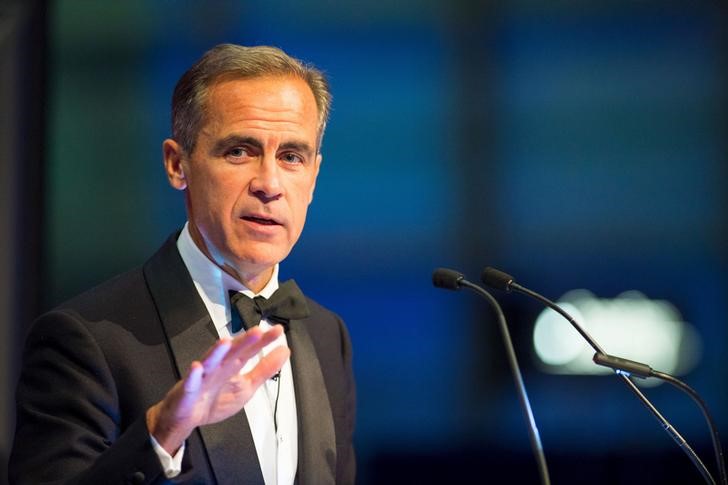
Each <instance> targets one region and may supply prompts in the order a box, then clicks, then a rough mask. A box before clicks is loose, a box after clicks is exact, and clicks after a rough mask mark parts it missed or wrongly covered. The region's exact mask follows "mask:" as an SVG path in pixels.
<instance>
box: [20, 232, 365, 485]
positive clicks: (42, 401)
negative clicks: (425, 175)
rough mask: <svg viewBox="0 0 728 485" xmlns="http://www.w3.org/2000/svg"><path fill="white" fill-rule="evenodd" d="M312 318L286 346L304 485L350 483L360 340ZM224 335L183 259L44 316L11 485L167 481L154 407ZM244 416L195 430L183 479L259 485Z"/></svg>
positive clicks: (325, 314) (294, 329)
mask: <svg viewBox="0 0 728 485" xmlns="http://www.w3.org/2000/svg"><path fill="white" fill-rule="evenodd" d="M308 305H309V308H310V310H311V316H310V317H309V318H306V319H304V320H294V321H291V322H290V325H289V327H288V329H287V334H286V336H287V339H288V343H289V346H290V348H291V367H292V371H293V379H294V388H295V392H296V408H297V412H298V436H299V446H298V472H297V482H298V483H299V484H326V483H353V482H354V476H355V461H354V451H353V447H352V433H353V428H354V409H355V396H354V380H353V375H352V370H351V344H350V341H349V336H348V333H347V331H346V328H345V326H344V324H343V322H342V321H341V319H340V318H338V317H337V316H336V315H334V314H333V313H331V312H330V311H328V310H326V309H324V308H323V307H321V306H320V305H318V304H317V303H315V302H314V301H312V300H308ZM216 339H217V333H216V331H215V328H214V326H213V324H212V320H211V319H210V316H209V314H208V313H207V310H206V308H205V306H204V304H203V303H202V300H201V299H200V298H199V295H198V293H197V291H196V289H195V288H194V285H193V282H192V279H191V278H190V275H189V273H188V272H187V269H186V267H185V266H184V263H183V262H182V259H181V257H180V255H179V253H178V251H177V247H176V235H175V236H173V237H171V238H170V239H169V240H168V241H167V242H166V243H165V245H164V246H162V248H161V249H160V250H159V251H158V252H157V253H156V254H155V255H154V256H153V257H152V258H151V259H150V260H149V261H147V263H145V265H144V266H143V267H141V268H138V269H136V270H133V271H130V272H128V273H126V274H123V275H121V276H118V277H116V278H114V279H112V280H110V281H108V282H106V283H104V284H102V285H101V286H99V287H97V288H94V289H92V290H90V291H88V292H86V293H84V294H82V295H81V296H79V297H76V298H75V299H73V300H71V301H69V302H67V303H65V304H63V305H61V306H60V307H58V308H57V309H55V310H53V311H51V312H49V313H47V314H45V315H43V316H42V317H40V318H39V319H38V320H37V321H36V322H35V324H34V326H33V328H32V330H31V332H30V335H29V337H28V340H27V342H26V347H25V351H24V355H23V369H22V374H21V378H20V382H19V384H18V390H17V394H16V400H17V427H16V433H15V443H14V445H13V451H12V455H11V458H10V466H9V470H10V472H9V473H10V481H11V483H33V484H36V483H93V484H96V483H99V484H100V483H109V484H111V483H163V482H165V481H166V480H167V479H166V478H165V476H164V472H163V471H162V468H161V465H160V463H159V460H158V458H157V456H156V454H155V453H154V450H153V449H152V447H151V444H150V441H149V434H148V432H147V429H146V423H145V416H146V411H147V409H148V408H149V407H150V406H151V405H153V404H154V403H156V402H158V401H160V400H161V399H162V398H163V397H164V394H165V393H166V392H167V391H168V390H169V389H170V388H171V387H172V386H173V385H174V384H175V382H176V381H177V380H179V379H180V377H181V376H182V375H184V374H185V373H186V372H187V370H188V369H189V366H190V364H191V362H192V361H193V360H195V359H198V358H200V357H202V355H203V353H204V352H205V350H206V349H207V348H209V347H210V346H211V345H212V344H213V343H214V342H215V340H216ZM244 413H245V411H244V410H243V411H241V412H240V413H238V414H237V415H235V416H233V417H231V418H229V419H227V420H225V421H223V422H221V423H218V424H214V425H209V426H204V427H201V428H199V429H197V430H196V431H195V432H194V433H193V434H192V435H191V436H190V437H189V438H188V440H187V445H186V450H185V454H184V459H183V468H182V474H181V475H180V476H178V477H176V478H175V479H173V480H172V482H174V483H219V484H262V483H263V477H262V473H261V471H260V466H259V464H258V458H257V455H256V451H255V446H254V444H253V439H252V436H251V433H250V428H249V427H248V421H247V419H246V417H245V414H244Z"/></svg>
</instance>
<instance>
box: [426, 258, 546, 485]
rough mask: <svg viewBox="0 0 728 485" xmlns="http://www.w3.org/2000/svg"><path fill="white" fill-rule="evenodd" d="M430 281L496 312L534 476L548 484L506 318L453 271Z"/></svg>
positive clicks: (437, 272) (493, 301)
mask: <svg viewBox="0 0 728 485" xmlns="http://www.w3.org/2000/svg"><path fill="white" fill-rule="evenodd" d="M432 282H433V284H434V285H435V286H436V287H438V288H445V289H450V290H459V289H460V288H461V287H464V288H468V289H470V290H472V291H474V292H475V293H477V294H478V295H480V296H482V297H483V298H485V299H486V300H487V301H488V303H490V305H491V307H493V310H494V311H495V313H496V316H497V319H498V326H499V328H500V331H501V336H502V337H503V344H504V345H505V348H506V356H507V358H508V364H509V367H510V368H511V374H513V380H514V381H515V383H516V391H517V394H518V401H519V403H520V405H521V410H522V411H523V416H524V418H525V419H526V423H528V438H529V441H530V442H531V449H532V450H533V454H534V457H535V458H536V464H537V465H538V474H539V477H540V479H541V483H542V484H543V485H550V484H551V479H550V478H549V472H548V468H547V466H546V457H545V456H544V452H543V445H542V444H541V438H540V436H539V433H538V428H537V427H536V420H535V418H534V417H533V411H532V410H531V403H530V402H529V400H528V394H526V386H525V385H524V383H523V377H522V376H521V370H520V367H519V365H518V359H517V358H516V352H515V351H514V350H513V342H512V340H511V335H510V333H509V332H508V325H507V324H506V317H505V315H504V314H503V310H502V309H501V307H500V305H499V304H498V301H496V299H495V298H494V297H493V295H491V294H490V293H488V292H487V291H486V290H484V289H483V288H481V287H480V286H478V285H476V284H474V283H471V282H470V281H468V280H466V279H465V277H464V276H463V275H462V274H460V273H458V272H456V271H453V270H450V269H445V268H438V269H436V270H435V272H434V273H433V275H432Z"/></svg>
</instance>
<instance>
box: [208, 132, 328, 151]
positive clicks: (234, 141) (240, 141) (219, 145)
mask: <svg viewBox="0 0 728 485" xmlns="http://www.w3.org/2000/svg"><path fill="white" fill-rule="evenodd" d="M238 145H248V146H251V147H253V148H256V149H258V150H261V151H263V143H262V142H261V141H260V140H258V139H257V138H254V137H252V136H240V135H228V136H226V137H225V138H221V139H220V140H218V141H216V142H215V144H214V145H213V146H212V149H211V150H210V152H211V153H213V154H218V153H220V152H223V151H225V150H227V149H228V148H230V147H233V146H238ZM278 148H279V150H295V151H299V152H303V153H306V154H309V155H310V154H312V153H313V151H314V149H313V148H312V147H311V145H309V144H308V143H306V142H305V141H287V142H283V143H281V145H280V146H279V147H278Z"/></svg>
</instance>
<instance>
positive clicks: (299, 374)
mask: <svg viewBox="0 0 728 485" xmlns="http://www.w3.org/2000/svg"><path fill="white" fill-rule="evenodd" d="M303 322H304V321H303V320H292V321H291V322H290V324H289V330H288V334H287V338H288V342H289V345H290V347H291V369H292V372H293V383H294V389H295V392H296V407H297V408H298V443H299V446H298V483H300V484H309V483H312V484H317V485H325V484H333V483H334V482H335V477H336V435H335V432H334V418H333V415H332V413H331V405H330V404H329V395H328V393H327V392H326V385H325V384H324V377H323V375H322V374H321V366H320V365H319V361H318V357H317V356H316V350H315V349H314V346H313V342H312V341H311V337H310V335H309V333H308V331H307V330H306V326H305V324H304V323H303Z"/></svg>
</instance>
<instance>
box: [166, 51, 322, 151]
mask: <svg viewBox="0 0 728 485" xmlns="http://www.w3.org/2000/svg"><path fill="white" fill-rule="evenodd" d="M262 76H293V77H296V78H299V79H302V80H303V81H306V83H307V84H308V86H309V87H310V88H311V91H312V92H313V97H314V99H315V100H316V108H317V111H318V140H317V146H318V149H320V147H321V140H322V139H323V136H324V129H325V128H326V122H327V121H328V118H329V111H330V109H331V92H330V90H329V83H328V82H327V80H326V77H325V76H324V75H323V73H322V72H321V71H319V70H318V69H316V68H315V67H313V66H312V65H309V64H305V63H303V62H302V61H300V60H298V59H295V58H293V57H291V56H289V55H288V54H286V53H285V52H283V51H282V50H281V49H278V48H276V47H269V46H256V47H243V46H239V45H234V44H220V45H217V46H215V47H213V48H212V49H210V50H209V51H207V52H205V54H204V55H203V56H202V57H201V58H200V60H198V61H197V62H196V63H195V64H194V65H193V66H192V67H191V68H190V69H189V70H187V72H185V73H184V74H183V75H182V77H181V78H180V79H179V81H177V85H176V86H175V88H174V94H173V95H172V137H173V138H174V139H175V140H176V141H177V143H179V144H180V145H181V146H182V148H183V150H184V151H185V152H186V153H187V154H190V153H192V152H193V151H194V148H195V143H196V142H197V135H198V133H199V131H200V129H201V128H202V125H203V124H204V123H205V120H206V115H207V107H206V103H207V96H208V92H209V88H210V87H211V86H212V85H214V84H215V83H216V82H218V81H220V80H224V79H245V78H253V77H262Z"/></svg>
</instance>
